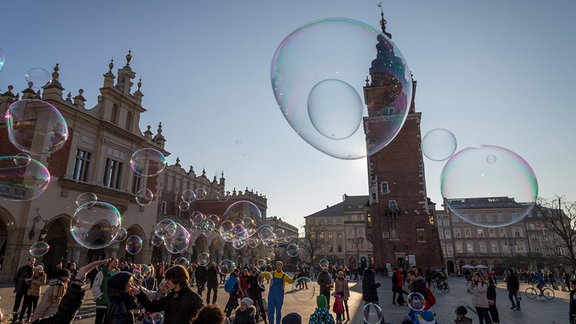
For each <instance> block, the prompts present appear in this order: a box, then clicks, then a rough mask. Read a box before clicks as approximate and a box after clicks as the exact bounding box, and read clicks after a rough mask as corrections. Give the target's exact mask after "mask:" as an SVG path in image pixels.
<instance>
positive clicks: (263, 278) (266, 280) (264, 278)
mask: <svg viewBox="0 0 576 324" xmlns="http://www.w3.org/2000/svg"><path fill="white" fill-rule="evenodd" d="M271 282H272V273H270V272H268V271H263V272H261V273H260V274H259V275H258V286H260V288H262V289H265V288H266V286H268V285H270V283H271Z"/></svg>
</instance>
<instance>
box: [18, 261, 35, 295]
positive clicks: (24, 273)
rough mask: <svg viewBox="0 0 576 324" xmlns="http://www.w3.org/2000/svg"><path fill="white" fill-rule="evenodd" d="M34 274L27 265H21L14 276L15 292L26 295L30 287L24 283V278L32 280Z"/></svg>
mask: <svg viewBox="0 0 576 324" xmlns="http://www.w3.org/2000/svg"><path fill="white" fill-rule="evenodd" d="M33 273H34V269H32V267H30V266H29V265H28V264H26V265H23V266H22V267H20V269H18V271H17V272H16V275H15V276H14V280H13V283H14V288H16V292H18V293H21V294H26V292H27V291H28V288H29V287H30V285H29V284H28V283H26V280H25V279H26V278H32V274H33Z"/></svg>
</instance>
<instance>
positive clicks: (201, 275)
mask: <svg viewBox="0 0 576 324" xmlns="http://www.w3.org/2000/svg"><path fill="white" fill-rule="evenodd" d="M206 271H207V269H206V266H201V265H198V267H197V268H196V270H195V271H194V276H195V277H196V287H197V288H198V295H200V296H202V292H204V287H205V286H206V280H207V277H206Z"/></svg>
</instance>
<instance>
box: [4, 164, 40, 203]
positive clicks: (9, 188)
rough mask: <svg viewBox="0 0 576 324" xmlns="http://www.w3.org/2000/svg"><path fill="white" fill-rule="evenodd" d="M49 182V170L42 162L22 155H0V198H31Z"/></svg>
mask: <svg viewBox="0 0 576 324" xmlns="http://www.w3.org/2000/svg"><path fill="white" fill-rule="evenodd" d="M26 162H27V163H28V164H26ZM49 184H50V172H48V169H47V168H46V167H45V166H44V165H43V164H42V163H40V162H38V161H36V160H34V159H31V160H28V159H27V158H25V157H22V156H3V157H0V188H2V189H1V190H0V200H7V201H29V200H33V199H36V198H37V197H39V196H40V195H41V194H42V193H44V191H46V189H48V185H49Z"/></svg>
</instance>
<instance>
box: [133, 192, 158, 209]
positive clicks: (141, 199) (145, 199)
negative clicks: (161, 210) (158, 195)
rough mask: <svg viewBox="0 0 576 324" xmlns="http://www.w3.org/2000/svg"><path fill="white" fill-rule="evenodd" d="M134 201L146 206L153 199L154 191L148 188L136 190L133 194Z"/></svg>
mask: <svg viewBox="0 0 576 324" xmlns="http://www.w3.org/2000/svg"><path fill="white" fill-rule="evenodd" d="M134 198H135V200H136V203H137V204H138V205H140V206H142V207H146V206H148V205H150V204H151V203H152V201H153V200H154V193H153V192H152V190H150V189H148V188H142V189H140V190H138V192H136V195H135V197H134Z"/></svg>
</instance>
